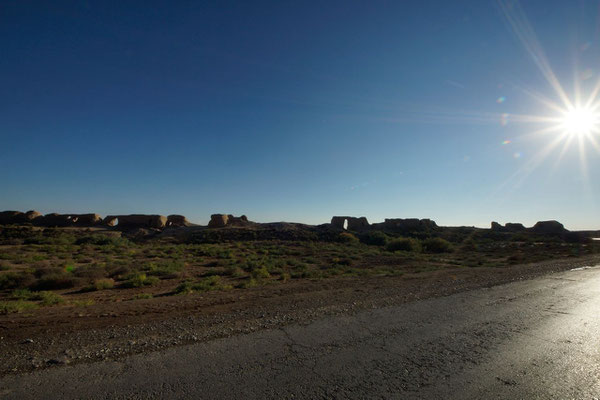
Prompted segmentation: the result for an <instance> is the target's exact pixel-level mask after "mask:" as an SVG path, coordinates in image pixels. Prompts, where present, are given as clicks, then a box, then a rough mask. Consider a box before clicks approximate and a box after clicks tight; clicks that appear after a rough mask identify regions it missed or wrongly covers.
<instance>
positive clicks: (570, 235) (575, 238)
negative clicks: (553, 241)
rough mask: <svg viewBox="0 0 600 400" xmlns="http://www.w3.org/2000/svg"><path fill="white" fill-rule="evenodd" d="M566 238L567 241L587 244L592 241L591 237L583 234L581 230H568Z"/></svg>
mask: <svg viewBox="0 0 600 400" xmlns="http://www.w3.org/2000/svg"><path fill="white" fill-rule="evenodd" d="M564 239H565V242H567V243H581V244H586V243H591V242H592V239H591V238H589V237H587V236H585V235H584V234H582V233H580V232H567V233H565V236H564Z"/></svg>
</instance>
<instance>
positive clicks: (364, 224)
mask: <svg viewBox="0 0 600 400" xmlns="http://www.w3.org/2000/svg"><path fill="white" fill-rule="evenodd" d="M346 221H348V226H347V229H348V230H349V231H354V232H361V231H364V230H367V229H369V226H370V225H369V221H367V218H366V217H359V218H357V217H339V216H336V217H333V218H331V226H333V227H334V228H337V229H344V223H345V222H346Z"/></svg>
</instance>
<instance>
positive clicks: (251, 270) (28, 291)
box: [0, 227, 600, 314]
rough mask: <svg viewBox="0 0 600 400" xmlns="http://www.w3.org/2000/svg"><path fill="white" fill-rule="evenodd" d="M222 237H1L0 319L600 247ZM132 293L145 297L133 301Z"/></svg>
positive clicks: (528, 237) (465, 239) (527, 236)
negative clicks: (65, 308)
mask: <svg viewBox="0 0 600 400" xmlns="http://www.w3.org/2000/svg"><path fill="white" fill-rule="evenodd" d="M215 232H216V231H215ZM230 234H231V235H234V236H232V237H226V236H225V235H226V232H225V231H219V232H218V237H217V236H210V235H209V236H207V237H204V236H203V237H191V238H190V239H189V240H186V241H184V242H181V241H172V240H169V241H166V240H165V241H162V240H157V239H152V240H150V241H136V240H130V239H127V238H124V237H119V236H110V235H105V234H95V233H91V232H87V231H77V230H61V229H45V230H43V231H39V230H38V231H33V230H31V229H27V228H23V227H8V228H6V227H0V301H1V302H2V306H1V307H0V312H1V313H4V314H6V313H9V312H10V313H13V312H25V311H27V310H34V309H35V308H39V307H48V306H55V305H58V304H64V305H72V306H80V305H81V306H85V305H91V304H93V303H94V301H99V302H105V301H121V300H131V299H142V298H151V297H158V296H164V295H169V294H178V293H194V292H209V291H218V290H228V289H233V288H236V289H245V288H260V287H266V286H268V285H271V284H284V283H288V282H290V281H296V280H311V281H320V280H325V279H337V278H343V279H347V278H360V277H365V276H380V277H385V276H400V275H403V274H406V273H409V274H410V273H413V274H414V273H425V272H427V271H432V270H436V269H445V268H463V267H470V268H480V267H491V268H499V267H510V266H512V265H515V264H524V263H530V262H536V261H542V260H546V259H551V258H561V257H562V258H564V257H574V256H582V255H589V254H598V253H599V252H600V242H597V241H590V240H588V239H587V238H586V237H584V236H581V235H580V234H572V235H567V236H565V237H563V238H561V237H557V236H548V237H544V236H540V235H539V234H533V233H531V232H519V233H510V232H492V231H489V230H477V229H471V228H451V229H447V230H443V231H438V232H435V236H434V235H433V234H432V233H431V232H408V233H406V234H403V236H399V235H394V234H392V233H389V232H387V233H384V232H379V231H374V232H365V233H362V234H353V233H350V232H339V231H337V232H332V233H331V234H327V235H322V236H317V235H316V234H315V233H314V232H309V233H306V232H304V233H302V232H300V233H298V232H295V231H294V232H292V233H289V234H288V233H285V235H283V236H282V239H274V238H272V237H269V238H268V239H261V238H260V236H261V235H262V234H261V233H254V234H253V235H249V236H248V234H247V233H244V232H243V230H235V231H232V233H230ZM215 235H217V233H215ZM286 235H289V236H286ZM357 235H358V236H357ZM238 236H239V237H242V238H243V240H238ZM136 289H137V290H136ZM140 289H143V290H144V292H143V293H138V291H139V290H140ZM98 299H101V300H98Z"/></svg>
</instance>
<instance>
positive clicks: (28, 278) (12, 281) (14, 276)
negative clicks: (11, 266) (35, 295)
mask: <svg viewBox="0 0 600 400" xmlns="http://www.w3.org/2000/svg"><path fill="white" fill-rule="evenodd" d="M33 282H35V278H34V276H33V275H32V274H30V273H28V272H4V273H2V274H0V290H2V289H16V288H24V287H27V286H29V285H31V284H32V283H33Z"/></svg>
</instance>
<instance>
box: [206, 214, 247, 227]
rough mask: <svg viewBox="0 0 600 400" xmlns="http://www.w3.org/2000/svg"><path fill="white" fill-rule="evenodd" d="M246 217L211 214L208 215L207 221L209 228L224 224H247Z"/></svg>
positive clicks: (223, 225) (224, 225)
mask: <svg viewBox="0 0 600 400" xmlns="http://www.w3.org/2000/svg"><path fill="white" fill-rule="evenodd" d="M248 223H249V221H248V217H246V216H245V215H242V216H241V217H234V216H233V215H231V214H213V215H211V216H210V221H209V223H208V227H209V228H224V227H226V226H246V225H248Z"/></svg>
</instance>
